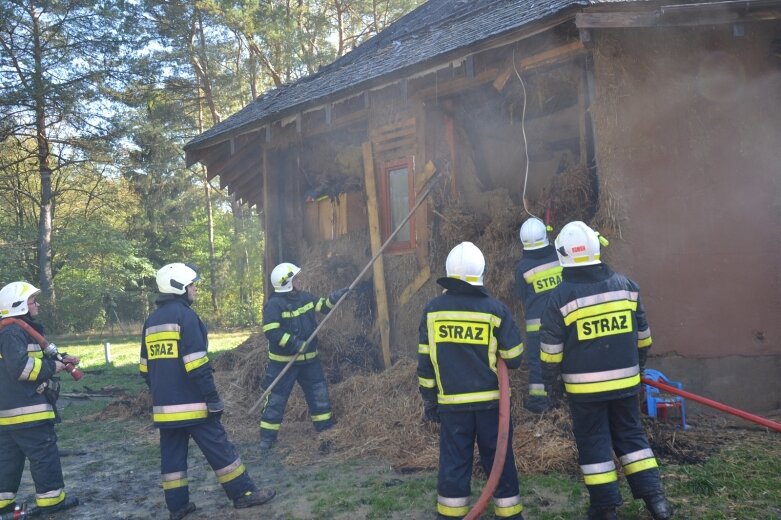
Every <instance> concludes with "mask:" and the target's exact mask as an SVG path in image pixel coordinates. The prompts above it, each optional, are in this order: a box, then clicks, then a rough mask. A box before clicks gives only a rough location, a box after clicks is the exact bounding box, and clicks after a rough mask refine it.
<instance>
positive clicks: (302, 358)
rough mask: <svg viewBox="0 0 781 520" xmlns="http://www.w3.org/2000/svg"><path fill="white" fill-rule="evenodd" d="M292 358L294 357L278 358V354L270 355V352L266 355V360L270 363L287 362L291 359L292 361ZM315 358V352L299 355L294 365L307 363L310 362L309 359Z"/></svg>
mask: <svg viewBox="0 0 781 520" xmlns="http://www.w3.org/2000/svg"><path fill="white" fill-rule="evenodd" d="M294 357H295V356H280V355H279V354H272V353H271V352H269V353H268V358H269V359H270V360H271V361H284V362H288V361H290V360H291V359H293V358H294ZM316 357H317V351H314V352H307V353H306V354H301V355H300V356H298V359H296V363H298V362H299V361H307V360H310V359H314V358H316Z"/></svg>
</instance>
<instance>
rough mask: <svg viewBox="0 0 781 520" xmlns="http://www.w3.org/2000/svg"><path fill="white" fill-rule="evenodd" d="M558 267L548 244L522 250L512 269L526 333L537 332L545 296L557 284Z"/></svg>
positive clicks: (555, 256)
mask: <svg viewBox="0 0 781 520" xmlns="http://www.w3.org/2000/svg"><path fill="white" fill-rule="evenodd" d="M561 269H562V267H561V264H559V256H558V255H557V254H556V249H554V247H553V246H552V245H547V246H545V247H541V248H540V249H533V250H531V251H524V252H523V258H521V261H520V262H518V265H517V266H516V267H515V294H516V295H517V296H518V298H519V299H520V300H521V301H522V302H523V315H524V318H525V319H526V332H527V333H528V332H539V330H540V318H542V311H544V310H545V304H546V303H547V302H548V294H549V293H550V291H551V290H553V288H555V287H556V286H557V285H559V283H560V282H561Z"/></svg>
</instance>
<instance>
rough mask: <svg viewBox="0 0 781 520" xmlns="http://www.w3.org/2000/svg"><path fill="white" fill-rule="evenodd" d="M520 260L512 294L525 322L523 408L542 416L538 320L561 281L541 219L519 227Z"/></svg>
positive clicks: (545, 400)
mask: <svg viewBox="0 0 781 520" xmlns="http://www.w3.org/2000/svg"><path fill="white" fill-rule="evenodd" d="M520 236H521V243H522V244H523V257H522V258H521V261H520V262H518V265H517V266H516V267H515V294H516V295H517V296H518V298H519V299H520V300H521V303H522V304H523V313H524V318H525V319H526V338H525V341H524V344H525V346H526V360H527V361H528V363H529V397H528V399H526V400H525V401H524V403H523V407H524V408H526V409H527V410H529V411H530V412H533V413H542V412H544V411H545V410H547V409H548V408H549V407H550V400H549V399H548V389H546V388H545V384H544V381H543V380H542V365H541V363H540V317H541V316H542V311H543V310H544V309H545V305H546V304H547V302H548V295H549V294H550V291H551V290H552V289H553V288H554V287H556V286H557V285H558V284H559V282H561V269H562V267H561V264H559V257H558V256H557V255H556V250H555V249H554V247H553V246H552V245H551V244H550V242H549V241H548V229H547V227H546V226H545V224H543V222H542V220H540V219H538V218H536V217H531V218H529V219H527V220H526V221H525V222H524V223H523V225H522V226H521V231H520Z"/></svg>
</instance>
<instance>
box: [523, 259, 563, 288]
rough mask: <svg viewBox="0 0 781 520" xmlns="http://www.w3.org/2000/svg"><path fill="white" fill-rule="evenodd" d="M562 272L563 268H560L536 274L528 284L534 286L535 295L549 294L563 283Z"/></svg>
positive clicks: (530, 278)
mask: <svg viewBox="0 0 781 520" xmlns="http://www.w3.org/2000/svg"><path fill="white" fill-rule="evenodd" d="M561 270H562V267H561V266H558V267H554V268H553V269H547V270H545V271H541V272H539V273H535V274H534V275H533V276H530V277H529V279H527V280H526V282H527V283H528V284H529V285H531V286H532V289H534V292H535V294H540V293H544V292H548V291H550V290H552V289H555V288H556V286H557V285H559V284H560V283H561Z"/></svg>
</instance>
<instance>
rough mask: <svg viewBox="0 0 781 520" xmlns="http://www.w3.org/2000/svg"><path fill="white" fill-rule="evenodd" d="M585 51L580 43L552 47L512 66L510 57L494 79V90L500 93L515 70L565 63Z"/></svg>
mask: <svg viewBox="0 0 781 520" xmlns="http://www.w3.org/2000/svg"><path fill="white" fill-rule="evenodd" d="M585 51H586V47H585V46H584V45H583V43H581V42H580V41H574V42H570V43H567V44H565V45H561V46H559V47H554V48H553V49H548V50H547V51H544V52H540V53H538V54H534V55H533V56H528V57H526V58H521V59H519V60H516V63H515V65H513V57H512V56H510V58H509V59H508V60H507V61H508V63H507V64H506V65H505V66H504V68H503V69H502V72H500V73H499V75H498V76H497V77H496V80H494V88H495V89H496V90H498V91H500V92H501V91H502V90H503V89H504V87H505V85H507V82H508V81H509V79H510V77H511V76H512V75H513V74H514V73H515V69H516V68H517V69H518V70H529V69H534V68H536V67H542V66H544V65H551V64H553V63H559V62H562V61H566V60H568V59H570V58H572V57H573V56H577V55H579V54H581V53H583V52H585ZM516 54H517V53H516Z"/></svg>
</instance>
